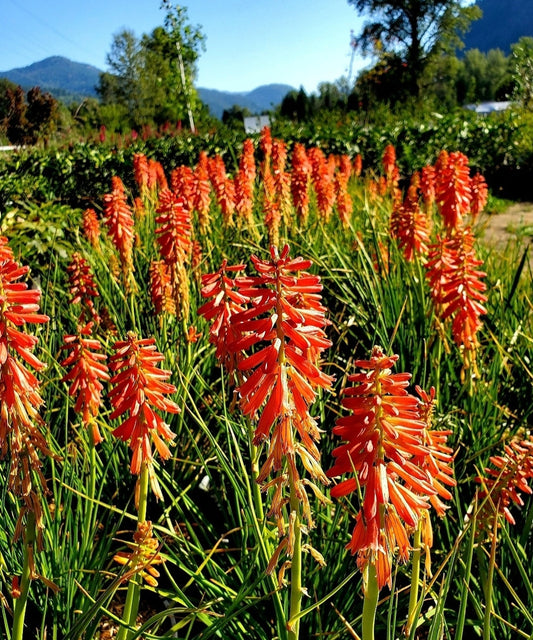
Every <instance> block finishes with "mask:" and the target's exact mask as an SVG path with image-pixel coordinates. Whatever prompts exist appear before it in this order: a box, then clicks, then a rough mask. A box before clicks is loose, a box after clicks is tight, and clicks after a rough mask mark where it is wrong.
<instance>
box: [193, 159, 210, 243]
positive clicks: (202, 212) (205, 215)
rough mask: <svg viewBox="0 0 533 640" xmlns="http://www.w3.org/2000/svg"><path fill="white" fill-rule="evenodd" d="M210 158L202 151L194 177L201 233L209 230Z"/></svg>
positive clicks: (195, 207)
mask: <svg viewBox="0 0 533 640" xmlns="http://www.w3.org/2000/svg"><path fill="white" fill-rule="evenodd" d="M208 164H209V161H208V157H207V154H206V152H205V151H200V155H199V157H198V164H197V165H196V169H195V171H194V177H193V209H194V210H195V211H196V212H197V213H198V226H199V228H200V233H202V234H204V235H205V234H206V233H207V231H208V230H209V224H210V216H209V209H210V207H211V182H210V180H209V170H208Z"/></svg>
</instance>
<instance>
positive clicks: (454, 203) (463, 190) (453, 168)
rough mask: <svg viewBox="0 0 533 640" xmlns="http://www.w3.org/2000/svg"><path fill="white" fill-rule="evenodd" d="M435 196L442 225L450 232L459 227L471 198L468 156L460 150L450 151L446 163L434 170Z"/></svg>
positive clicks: (468, 207)
mask: <svg viewBox="0 0 533 640" xmlns="http://www.w3.org/2000/svg"><path fill="white" fill-rule="evenodd" d="M439 157H440V156H439ZM443 162H444V160H443ZM435 197H436V201H437V206H438V208H439V211H440V213H441V215H442V218H443V220H444V226H445V227H446V230H447V232H448V233H452V232H453V231H455V230H456V229H458V228H459V227H460V225H461V222H462V219H463V216H465V215H466V214H467V213H468V211H469V209H470V201H471V198H472V191H471V188H470V169H469V168H468V158H467V157H466V156H465V155H464V154H463V153H461V152H460V151H454V152H452V153H450V154H449V155H448V157H447V164H446V165H445V166H444V167H443V168H442V169H440V170H436V185H435Z"/></svg>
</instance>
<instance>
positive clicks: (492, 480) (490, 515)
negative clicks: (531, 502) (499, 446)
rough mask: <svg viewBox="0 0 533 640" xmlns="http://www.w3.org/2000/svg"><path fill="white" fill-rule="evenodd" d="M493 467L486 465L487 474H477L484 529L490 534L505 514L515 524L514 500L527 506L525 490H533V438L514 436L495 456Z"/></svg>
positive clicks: (481, 525) (510, 522) (479, 521)
mask: <svg viewBox="0 0 533 640" xmlns="http://www.w3.org/2000/svg"><path fill="white" fill-rule="evenodd" d="M490 462H491V464H492V467H487V468H486V469H485V474H486V475H485V477H484V478H481V477H478V478H476V482H479V483H480V484H481V485H482V487H483V488H482V489H481V491H480V492H479V499H480V501H481V502H482V503H483V506H482V508H481V511H480V513H479V515H478V519H477V521H478V525H479V530H480V531H486V532H487V533H488V534H489V535H491V534H492V532H493V531H494V521H495V519H497V518H498V516H499V515H503V516H504V518H505V519H506V520H507V522H509V524H515V519H514V517H513V515H512V513H511V511H510V507H511V505H512V504H513V503H514V504H516V505H518V506H520V507H523V506H524V501H523V499H522V497H521V495H520V494H521V493H527V494H532V493H533V490H532V489H531V487H530V486H529V484H528V481H529V480H530V479H531V478H533V441H532V440H531V438H530V439H528V440H520V439H519V438H514V439H513V440H511V442H509V444H506V445H505V447H504V453H503V455H500V456H491V458H490Z"/></svg>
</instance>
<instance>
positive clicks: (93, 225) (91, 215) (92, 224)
mask: <svg viewBox="0 0 533 640" xmlns="http://www.w3.org/2000/svg"><path fill="white" fill-rule="evenodd" d="M82 224H83V233H84V234H85V237H86V238H87V240H88V241H89V244H90V245H91V246H92V247H94V248H97V247H98V242H99V238H100V223H99V222H98V217H97V216H96V211H95V210H94V209H91V208H89V209H85V211H84V212H83V221H82Z"/></svg>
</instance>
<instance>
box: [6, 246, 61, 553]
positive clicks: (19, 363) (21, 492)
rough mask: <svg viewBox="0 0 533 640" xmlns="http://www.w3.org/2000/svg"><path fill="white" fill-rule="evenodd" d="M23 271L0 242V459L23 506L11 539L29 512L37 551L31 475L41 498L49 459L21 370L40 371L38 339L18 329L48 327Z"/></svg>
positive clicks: (33, 391)
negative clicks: (44, 464)
mask: <svg viewBox="0 0 533 640" xmlns="http://www.w3.org/2000/svg"><path fill="white" fill-rule="evenodd" d="M28 271H29V268H28V267H21V266H20V265H18V264H17V263H16V262H15V261H14V260H13V253H12V251H11V249H10V248H9V246H8V244H7V240H6V238H4V237H0V458H5V457H6V456H9V458H10V464H9V475H8V478H7V488H8V490H9V491H11V492H12V493H13V494H14V495H15V496H17V497H19V498H21V499H22V501H23V506H22V507H21V509H20V511H19V518H18V521H17V524H16V527H15V538H18V537H20V536H21V535H22V531H23V520H24V515H25V513H27V512H33V513H34V514H35V520H36V524H37V528H38V544H39V546H40V545H41V538H42V529H43V518H42V508H41V499H40V495H39V490H38V489H37V488H36V487H35V484H34V478H33V477H32V476H33V474H32V472H34V473H35V474H36V477H37V478H38V480H39V482H40V484H41V491H42V492H46V481H45V478H44V476H43V474H42V471H41V465H42V462H41V456H49V457H54V454H53V453H52V451H51V450H50V448H49V446H48V444H47V442H46V439H45V437H44V435H43V433H42V430H41V429H42V427H43V426H44V424H43V420H42V418H41V417H40V415H39V408H40V406H41V405H42V403H43V399H42V398H41V396H40V394H39V386H40V384H39V380H38V379H37V377H36V376H35V375H34V374H33V373H32V372H31V371H30V370H29V369H28V368H27V365H29V366H30V367H32V368H33V369H35V370H36V371H41V370H42V369H43V368H44V366H45V365H44V363H42V362H41V361H40V360H39V359H38V358H37V357H36V356H35V355H34V354H33V349H34V347H35V346H36V344H37V342H38V339H37V338H36V337H35V336H33V335H30V334H27V333H25V332H24V331H23V330H22V329H23V328H24V327H25V325H26V324H42V323H45V322H48V320H49V318H48V317H47V316H45V315H42V314H41V313H39V300H40V297H41V292H40V291H39V290H37V289H28V285H27V284H26V283H25V282H20V279H21V278H22V277H23V276H25V275H26V274H27V273H28Z"/></svg>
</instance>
